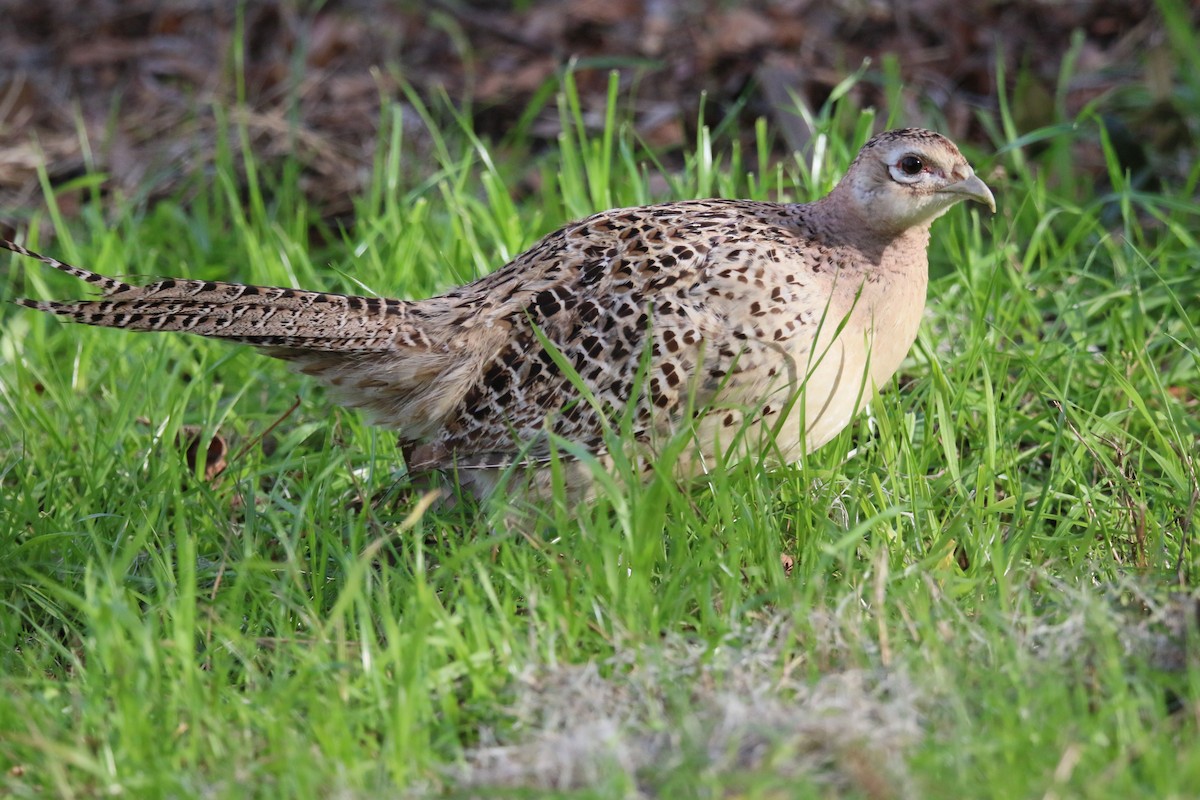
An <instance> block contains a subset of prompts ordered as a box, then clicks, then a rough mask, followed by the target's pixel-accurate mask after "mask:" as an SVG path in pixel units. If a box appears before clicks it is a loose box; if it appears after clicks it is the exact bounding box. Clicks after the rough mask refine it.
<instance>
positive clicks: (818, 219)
mask: <svg viewBox="0 0 1200 800" xmlns="http://www.w3.org/2000/svg"><path fill="white" fill-rule="evenodd" d="M840 188H841V186H840V185H839V186H838V187H837V188H835V189H834V191H833V192H831V193H830V194H829V195H827V196H825V197H824V198H822V199H821V200H818V201H817V202H815V203H811V204H809V205H808V207H807V208H808V213H807V214H806V217H807V219H806V222H807V224H808V227H809V228H810V229H811V231H812V233H813V235H814V236H815V237H816V238H818V239H820V240H821V242H822V243H824V244H826V245H828V246H833V247H846V248H852V249H854V250H856V251H858V252H859V253H860V254H861V255H862V263H863V264H864V266H866V265H870V266H871V267H874V268H880V267H882V268H883V269H886V270H888V271H899V272H908V271H910V270H911V269H913V268H916V267H919V268H920V271H922V272H924V268H925V264H926V263H927V262H926V249H927V248H928V246H929V228H930V225H931V224H932V220H930V221H927V222H924V223H921V224H918V225H913V226H910V227H907V228H902V229H900V230H893V229H891V228H889V227H887V226H886V225H883V224H881V222H882V221H881V220H878V219H872V218H871V217H870V216H869V215H867V214H865V213H864V211H863V209H862V206H861V205H860V204H859V203H856V202H852V201H851V199H850V198H848V197H845V196H843V193H839V192H838V189H840Z"/></svg>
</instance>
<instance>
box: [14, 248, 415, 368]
mask: <svg viewBox="0 0 1200 800" xmlns="http://www.w3.org/2000/svg"><path fill="white" fill-rule="evenodd" d="M0 247H3V248H4V249H7V250H11V251H13V252H14V253H19V254H21V255H23V256H28V257H30V258H35V259H37V260H38V261H41V262H42V263H43V264H47V265H49V266H51V267H53V268H54V269H57V270H59V271H61V272H65V273H67V274H68V275H73V276H75V277H76V278H79V279H81V280H84V281H87V282H88V283H91V284H94V285H96V286H98V287H100V289H101V291H102V293H103V297H102V299H99V300H80V301H70V302H62V301H56V300H26V299H20V300H17V301H16V302H17V303H18V304H19V305H22V306H25V307H26V308H32V309H36V310H37V311H43V312H45V313H48V314H55V315H57V316H60V317H66V318H69V319H72V320H75V321H76V322H81V323H84V324H85V325H98V326H102V327H107V328H123V329H126V330H133V331H178V332H181V333H194V334H198V335H200V336H210V337H215V338H219V339H226V340H229V341H235V342H243V343H245V344H250V345H254V346H257V347H263V348H268V349H277V348H283V349H298V350H311V351H323V352H364V351H380V350H388V349H391V348H393V347H396V346H397V345H399V346H410V347H411V346H421V345H424V344H426V343H425V342H424V341H423V338H424V337H423V336H422V335H421V334H420V332H419V331H418V330H416V329H414V327H413V326H412V325H411V324H407V319H406V318H407V316H408V311H409V306H410V303H408V302H406V301H403V300H390V299H381V298H375V297H359V296H354V295H342V294H331V293H327V292H309V291H301V290H298V289H287V288H278V287H266V286H250V285H246V284H239V283H219V282H215V281H197V280H176V279H166V280H160V281H157V282H155V283H151V284H148V285H146V286H134V285H131V284H128V283H123V282H121V281H118V280H115V279H113V278H109V277H107V276H104V275H100V274H98V273H95V272H90V271H88V270H84V269H80V268H78V267H74V266H71V265H70V264H64V263H63V262H61V261H58V260H57V259H53V258H49V257H47V256H43V255H40V254H39V253H35V252H33V251H32V250H28V249H27V248H25V247H22V246H21V245H18V244H15V243H13V242H10V241H7V240H4V239H0ZM280 355H282V353H280Z"/></svg>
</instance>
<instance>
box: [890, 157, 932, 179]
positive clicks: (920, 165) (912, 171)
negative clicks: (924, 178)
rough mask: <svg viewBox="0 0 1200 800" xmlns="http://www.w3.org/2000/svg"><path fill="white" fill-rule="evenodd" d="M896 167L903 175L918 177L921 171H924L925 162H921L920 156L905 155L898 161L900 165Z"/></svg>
mask: <svg viewBox="0 0 1200 800" xmlns="http://www.w3.org/2000/svg"><path fill="white" fill-rule="evenodd" d="M896 166H898V167H900V170H901V171H902V172H903V173H904V174H905V175H919V174H921V170H923V169H925V162H924V161H922V160H921V157H920V156H914V155H907V156H905V157H904V158H902V159H900V163H899V164H897V165H896Z"/></svg>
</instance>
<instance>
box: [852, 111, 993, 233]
mask: <svg viewBox="0 0 1200 800" xmlns="http://www.w3.org/2000/svg"><path fill="white" fill-rule="evenodd" d="M830 197H831V198H834V197H836V198H837V201H838V202H839V203H848V204H850V205H851V206H852V207H853V210H854V212H855V216H857V217H858V218H859V219H860V220H861V221H862V222H863V223H864V224H866V225H868V226H869V227H871V228H873V229H875V230H876V231H878V232H879V233H885V234H890V235H895V234H899V233H901V232H903V231H905V230H908V229H910V228H914V227H921V226H925V225H928V224H929V223H930V222H932V221H933V220H935V219H937V218H938V217H940V216H941V215H942V214H944V213H946V210H947V209H949V208H950V206H952V205H954V204H955V203H957V202H958V201H959V200H974V201H976V202H978V203H983V204H984V205H986V206H987V207H988V208H990V209H991V210H992V212H993V213H995V211H996V200H995V198H993V197H992V192H991V190H990V189H988V187H987V185H986V184H985V183H984V182H983V181H982V180H980V179H979V178H978V177H977V176H976V175H975V171H974V170H973V169H971V165H970V164H968V163H967V160H966V159H965V158H963V155H962V153H960V152H959V151H958V148H957V147H955V145H954V142H951V141H950V140H949V139H947V138H946V137H945V136H942V135H941V134H939V133H934V132H933V131H927V130H923V129H921V128H902V129H899V130H890V131H884V132H883V133H881V134H879V135H878V136H875V137H873V138H872V139H871V140H870V141H868V142H867V143H866V144H865V145H863V148H862V150H860V151H859V152H858V156H857V157H856V158H855V159H854V163H852V164H851V165H850V169H848V170H847V171H846V174H845V176H844V177H843V178H842V180H841V182H840V183H839V184H838V185H837V188H836V189H835V190H834V191H833V192H832V193H831V195H830Z"/></svg>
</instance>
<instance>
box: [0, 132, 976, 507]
mask: <svg viewBox="0 0 1200 800" xmlns="http://www.w3.org/2000/svg"><path fill="white" fill-rule="evenodd" d="M963 200H970V201H974V202H977V203H980V204H983V205H985V206H987V207H988V208H989V209H990V210H991V211H992V213H995V209H996V203H995V199H994V197H993V195H992V192H991V190H990V189H989V188H988V187H987V185H986V184H985V183H984V182H983V181H982V180H981V179H980V178H979V177H978V176H977V175H976V174H975V172H974V170H973V169H972V167H971V165H970V164H969V163H968V162H967V160H966V159H965V158H964V157H963V155H962V153H961V152H960V151H959V149H958V147H957V146H956V145H955V144H954V143H953V142H951V141H950V140H949V139H948V138H946V137H944V136H942V135H941V134H938V133H936V132H933V131H929V130H924V129H919V128H903V129H894V130H888V131H884V132H882V133H880V134H877V135H875V136H874V137H872V138H871V139H869V140H868V141H867V142H866V143H865V144H864V145H863V146H862V148H861V149H860V151H859V152H858V154H857V156H856V157H855V158H854V160H853V161H852V162H851V164H850V166H849V167H848V168H847V170H846V171H845V173H844V175H843V176H842V178H841V179H840V180H839V181H838V182H837V184H836V185H835V186H834V188H833V189H832V190H830V191H829V193H828V194H826V195H825V196H824V197H821V198H820V199H817V200H815V201H812V202H809V203H788V202H764V201H752V200H735V199H704V200H683V201H676V202H666V203H659V204H654V205H645V206H638V207H630V208H617V209H612V210H608V211H602V212H600V213H596V214H593V215H591V216H588V217H586V218H584V219H580V220H577V221H574V222H571V223H569V224H567V225H565V226H563V227H561V228H559V229H558V230H556V231H554V232H552V233H550V234H548V235H546V236H545V237H544V238H542V239H541V240H540V241H538V242H537V243H536V244H534V245H533V246H532V247H530V248H529V249H528V250H526V251H525V252H524V253H522V254H520V255H518V256H517V257H516V258H514V259H512V260H511V261H510V262H508V263H507V264H505V265H503V266H502V267H500V268H499V269H497V270H496V271H494V272H491V273H489V274H487V275H484V276H483V277H481V278H479V279H477V280H475V281H473V282H471V283H468V284H466V285H463V286H459V287H457V288H453V289H451V290H449V291H448V292H446V293H444V294H442V295H439V296H435V297H430V298H426V299H416V300H404V299H391V298H381V297H366V296H353V295H343V294H333V293H328V292H319V291H305V290H300V289H294V288H284V287H263V286H253V285H246V284H240V283H225V282H217V281H206V280H184V279H173V278H168V279H163V280H157V281H154V282H150V283H142V284H140V285H136V284H131V283H125V282H123V281H120V280H116V279H114V278H110V277H106V276H104V275H100V274H98V273H95V272H91V271H89V270H86V269H80V268H78V267H74V266H71V265H69V264H65V263H63V262H61V261H58V260H57V259H54V258H51V257H48V256H43V255H40V254H38V253H36V252H33V251H31V250H29V249H26V248H25V247H24V246H22V245H19V244H17V243H15V242H12V241H8V240H0V246H2V247H4V248H5V249H8V250H11V251H13V252H15V253H18V254H20V255H22V256H27V257H30V258H34V259H38V260H40V261H41V262H43V263H44V264H47V265H49V266H50V267H53V268H54V269H57V270H61V271H62V272H65V273H67V274H69V275H73V276H75V277H76V278H79V279H81V280H83V281H85V282H87V283H90V284H92V285H93V286H94V287H95V288H96V289H98V290H99V291H100V294H101V296H100V297H99V298H97V299H88V300H78V301H57V300H29V299H19V300H17V301H16V302H17V303H19V304H20V305H23V306H26V307H28V308H32V309H36V310H38V311H42V312H46V313H49V314H53V315H56V316H58V317H62V318H66V319H69V320H74V321H76V322H80V323H84V324H88V325H98V326H103V327H110V328H124V329H126V330H133V331H178V332H183V333H192V334H198V335H201V336H207V337H214V338H217V339H224V340H227V341H231V342H239V343H244V344H248V345H252V346H254V347H256V348H258V349H259V350H260V351H262V352H264V353H265V354H266V355H269V356H272V357H275V358H279V359H283V360H285V361H288V362H291V364H292V365H293V367H294V368H295V369H296V370H298V371H299V372H300V373H303V374H305V375H309V376H312V377H314V378H316V379H318V380H319V381H321V382H322V383H324V384H325V385H327V386H328V387H329V388H330V389H331V390H332V393H333V395H334V398H335V399H336V400H337V401H338V402H340V403H342V404H343V405H345V406H347V407H350V408H355V409H362V410H363V411H365V412H366V413H367V414H368V415H369V417H370V419H371V421H373V422H375V423H376V424H379V425H383V426H386V427H388V428H391V429H395V431H396V432H397V433H398V436H399V444H400V451H401V454H402V457H403V458H404V461H405V465H406V468H407V470H408V471H409V473H411V474H412V475H413V476H451V477H453V479H454V480H455V481H456V482H457V483H458V485H459V486H460V487H462V488H463V489H465V490H467V492H469V493H470V494H473V495H474V496H475V497H476V498H477V499H479V500H486V499H487V498H489V497H492V496H493V495H495V494H496V493H497V492H498V490H499V489H500V487H502V486H509V485H510V484H509V482H510V481H514V480H516V481H520V482H521V486H522V488H521V490H520V491H521V492H524V493H526V494H527V495H528V496H530V497H535V498H541V497H545V496H547V495H548V494H549V493H550V491H551V488H552V484H553V483H554V482H555V481H556V480H557V481H558V482H559V483H561V485H562V486H564V488H565V490H566V492H567V496H568V497H570V498H581V499H586V498H588V497H591V496H593V494H594V492H595V483H596V469H597V468H600V469H602V468H604V467H605V466H611V464H612V463H613V462H612V459H613V456H614V452H613V448H614V446H615V445H614V437H613V435H612V431H614V430H616V429H617V428H620V429H621V430H622V431H624V432H626V433H627V435H628V439H629V442H628V443H629V445H630V446H631V447H632V448H633V449H634V450H635V451H636V455H637V458H638V462H637V463H639V464H641V465H642V466H641V469H642V470H643V471H644V472H649V471H651V470H653V468H654V464H655V463H656V462H655V459H656V458H659V457H661V456H662V453H663V452H664V448H665V447H666V443H668V442H671V441H674V440H675V437H677V436H681V435H682V436H685V437H691V439H690V441H691V442H693V443H694V446H692V447H690V448H687V453H686V454H685V455H683V456H677V457H676V458H675V461H674V462H673V463H674V467H673V469H675V470H677V471H679V472H681V473H683V475H684V476H685V477H694V476H696V475H700V474H703V473H704V472H706V471H707V470H708V469H710V468H711V466H712V465H713V464H716V463H720V462H722V460H737V459H739V458H742V457H744V456H745V453H743V452H741V451H742V450H754V449H755V448H758V449H760V450H761V449H762V448H768V449H769V450H770V452H771V454H772V456H771V457H772V459H774V460H782V461H795V460H798V459H800V458H802V457H803V456H804V455H805V454H807V453H810V452H812V451H814V450H816V449H817V448H819V447H821V446H822V445H823V444H825V443H827V442H828V441H829V440H831V439H832V438H833V437H834V436H836V435H837V434H838V433H839V432H840V431H841V430H842V429H843V428H845V427H846V426H847V425H848V424H849V423H850V421H851V420H852V419H853V418H854V417H855V415H857V414H858V413H859V412H860V411H861V410H862V408H863V407H864V406H865V405H866V403H867V402H868V401H869V400H870V399H871V398H872V396H873V395H874V393H875V392H877V391H879V390H881V389H882V388H884V387H885V386H886V385H887V383H888V382H889V380H890V379H891V378H892V376H893V375H894V373H895V372H896V371H897V369H898V368H899V366H900V364H901V362H902V361H903V359H904V358H905V357H906V356H907V353H908V351H909V349H910V348H911V346H912V344H913V342H914V341H915V340H916V337H917V333H918V328H919V325H920V322H921V318H922V316H923V312H924V308H925V303H926V291H927V284H928V245H929V240H930V229H931V224H932V223H933V221H934V220H935V219H936V218H938V217H939V216H941V215H942V214H944V213H945V212H946V211H947V210H948V209H950V208H951V207H952V206H954V205H955V204H956V203H958V202H959V201H963ZM621 421H623V426H622V425H621V424H618V423H620V422H621ZM739 443H740V444H739ZM739 447H740V448H741V450H738V451H737V452H735V450H737V448H739ZM553 465H557V466H553ZM597 465H599V467H597ZM556 470H557V474H558V475H560V476H561V477H560V478H557V479H555V478H554V477H553V476H554V474H555V471H556ZM513 485H516V484H513ZM505 493H506V494H507V489H506V490H505ZM514 496H515V495H514Z"/></svg>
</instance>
